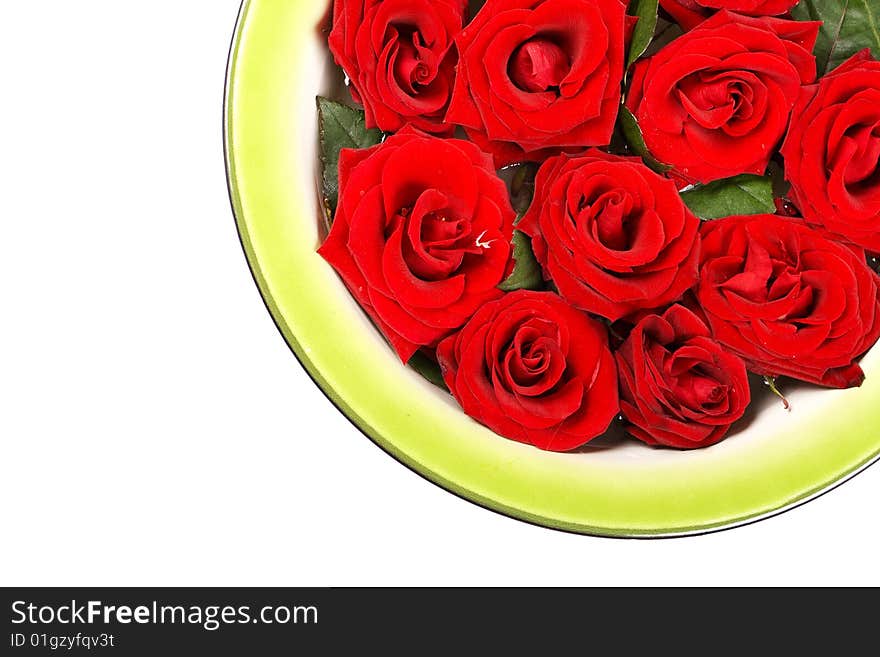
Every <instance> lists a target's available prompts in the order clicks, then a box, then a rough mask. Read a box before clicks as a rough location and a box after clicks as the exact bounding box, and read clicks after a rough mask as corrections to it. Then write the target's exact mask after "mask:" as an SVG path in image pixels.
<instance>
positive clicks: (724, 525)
mask: <svg viewBox="0 0 880 657" xmlns="http://www.w3.org/2000/svg"><path fill="white" fill-rule="evenodd" d="M260 1H261V0H243V1H242V3H241V7H240V9H239V14H238V19H237V22H236V26H235V30H234V34H233V37H232V42H231V45H230V49H229V57H228V62H227V71H226V80H225V88H224V100H223V148H224V160H225V166H226V180H227V185H228V191H229V199H230V204H231V207H232V212H233V216H234V219H235V223H236V228H237V232H238V236H239V239H240V242H241V246H242V249H243V252H244V254H245V257H246V260H247V264H248V267H249V269H250V271H251V275H252V276H253V278H254V281H255V283H256V285H257V287H258V289H259V291H260V295H261V297H262V299H263V302H264V303H265V305H266V308H267V309H268V311H269V313H270V315H271V317H272V319H273V321H274V323H275V325H276V327H277V328H278V330H279V332H280V333H281V334H282V336H283V338H284V340H285V342H286V343H287V345H288V346H289V347H290V349H291V351H292V352H293V354H294V356H295V357H296V358H297V360H298V361H299V362H300V364H301V365H302V367H303V369H304V370H305V371H306V372H307V373H308V375H309V376H310V377H311V378H312V380H313V381H314V382H315V383H316V385H317V386H318V387H319V388H320V389H321V391H322V392H323V393H324V394H325V395H326V396H327V398H328V399H329V400H330V401H331V402H332V403H333V404H334V405H335V406H336V408H337V409H339V411H340V412H342V413H343V415H344V416H345V417H346V418H347V419H348V420H349V421H350V422H351V423H352V424H353V425H354V426H355V427H356V428H357V429H358V430H359V431H361V432H362V433H363V434H364V435H365V436H367V437H368V438H369V439H370V440H371V441H372V442H373V443H375V444H376V445H377V446H378V447H380V448H381V449H382V450H383V451H385V452H386V453H387V454H389V455H390V456H392V457H393V458H394V459H395V460H397V461H398V462H399V463H401V464H403V465H404V466H406V467H407V468H409V469H410V470H412V471H413V472H415V473H417V474H419V475H420V476H422V477H424V478H425V479H427V480H428V481H431V482H432V483H434V484H436V485H438V486H440V487H441V488H443V489H444V490H446V491H448V492H451V493H453V494H455V495H457V496H458V497H461V498H462V499H465V500H467V501H469V502H472V503H474V504H477V505H479V506H481V507H483V508H485V509H488V510H490V511H494V512H497V513H500V514H503V515H505V516H508V517H511V518H515V519H517V520H521V521H523V522H527V523H530V524H534V525H538V526H542V527H546V528H549V529H554V530H559V531H564V532H571V533H576V534H584V535H590V536H601V537H609V538H648V539H654V538H676V537H683V536H693V535H700V534H706V533H712V532H717V531H722V530H726V529H731V528H734V527H739V526H743V525H747V524H751V523H754V522H757V521H760V520H763V519H766V518H770V517H773V516H776V515H779V514H780V513H783V512H786V511H788V510H791V509H793V508H796V507H798V506H800V505H802V504H805V503H806V502H808V501H811V500H812V499H815V498H817V497H819V496H821V495H823V494H825V493H827V492H830V491H831V490H833V489H834V488H836V487H837V486H840V485H842V484H843V483H845V482H846V481H848V480H849V479H851V478H852V477H854V476H855V475H856V474H858V473H859V472H862V471H864V470H865V469H867V468H868V467H870V466H871V465H873V464H874V463H876V462H877V461H878V460H880V445H878V446H877V448H876V451H875V452H874V453H873V454H871V455H870V456H868V457H867V458H864V459H862V460H861V461H860V462H858V463H855V464H851V466H850V467H849V468H846V469H844V470H842V471H839V472H836V473H831V474H829V475H828V477H827V479H826V480H824V481H822V482H820V483H817V484H816V485H815V486H813V487H811V488H809V489H807V490H803V491H802V492H800V493H799V494H797V495H795V496H792V497H790V498H788V499H784V500H779V501H776V502H774V503H773V506H772V507H770V508H762V509H757V510H754V512H753V513H747V514H743V515H741V516H740V517H737V518H725V519H720V520H718V521H717V522H703V523H699V524H690V525H689V524H682V525H678V526H664V527H659V526H658V527H656V528H649V529H646V528H643V527H626V526H624V525H619V526H614V527H608V526H600V525H589V524H584V523H581V522H569V521H566V520H564V519H561V518H556V517H552V516H550V515H543V514H536V513H531V512H529V511H527V510H525V509H522V508H519V507H517V506H514V505H511V504H507V503H505V502H504V501H502V500H499V499H496V498H494V497H490V496H485V495H482V494H481V493H479V492H478V491H475V490H472V489H471V488H468V487H466V486H462V485H460V484H459V483H458V482H456V481H455V480H453V479H451V478H448V477H445V476H443V475H442V474H440V473H439V472H437V471H435V470H434V469H432V468H431V467H430V466H429V465H427V464H426V463H423V462H421V461H419V460H418V459H414V458H411V456H410V455H409V454H407V453H406V452H404V451H402V450H401V449H399V448H398V447H397V446H396V445H395V443H394V442H393V441H392V440H390V439H389V438H387V437H386V436H383V435H382V433H381V432H380V431H378V430H377V429H376V428H375V427H373V426H372V425H371V424H370V423H369V422H368V421H367V420H366V419H364V418H363V417H362V416H361V415H359V414H358V413H357V411H356V410H355V409H353V408H352V407H351V406H350V405H349V404H348V402H347V401H346V400H345V399H344V398H343V397H342V396H341V395H339V394H338V393H337V391H336V390H335V389H334V388H333V386H332V385H330V383H329V382H328V381H327V379H326V378H325V377H324V375H323V374H322V372H321V371H320V369H319V368H318V367H317V366H316V365H315V363H314V362H313V361H312V359H311V358H310V357H309V355H308V353H307V349H305V348H304V347H303V345H302V344H301V343H300V341H299V339H298V338H297V336H296V335H295V333H294V331H293V330H292V328H291V326H290V325H289V323H288V322H287V320H286V319H285V316H284V313H283V312H282V311H281V310H280V308H279V305H278V303H277V302H276V300H275V299H274V297H273V295H272V292H271V290H270V285H269V283H268V280H267V277H266V275H265V273H264V270H263V267H262V265H261V262H260V259H259V257H258V255H257V253H256V250H255V248H254V244H253V240H252V236H251V234H250V232H249V230H248V225H247V220H246V216H245V209H244V204H243V202H242V196H241V190H240V186H239V182H238V175H239V167H238V163H237V158H236V154H235V151H236V149H235V139H236V136H235V132H236V130H235V120H236V115H235V114H234V112H233V110H232V106H233V102H232V99H233V94H234V91H235V88H236V74H237V66H238V64H239V62H240V57H241V48H242V37H243V32H244V28H245V26H246V24H247V20H248V17H249V13H250V10H251V8H252V7H253V6H254V5H255V4H257V3H259V2H260Z"/></svg>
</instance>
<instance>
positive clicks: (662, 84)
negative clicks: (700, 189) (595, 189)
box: [626, 11, 821, 183]
mask: <svg viewBox="0 0 880 657" xmlns="http://www.w3.org/2000/svg"><path fill="white" fill-rule="evenodd" d="M820 25H821V23H813V22H796V21H787V20H782V19H777V18H750V17H747V16H740V15H737V14H732V13H730V12H728V11H722V12H719V13H717V14H715V15H714V16H712V17H711V18H709V19H708V20H706V21H705V22H704V23H702V24H701V25H700V26H698V27H697V28H696V29H694V30H692V31H690V32H688V33H686V34H685V35H683V36H681V37H679V38H678V39H676V40H675V41H673V42H672V43H670V44H669V45H668V46H666V47H665V48H663V49H662V50H661V51H660V52H658V53H657V54H656V55H654V56H653V57H650V58H648V59H643V60H641V61H639V62H638V63H636V65H635V66H634V68H633V80H632V86H631V89H630V92H629V95H628V97H627V100H626V105H627V107H628V108H629V109H630V110H631V111H632V113H633V114H634V115H635V117H636V119H637V120H638V122H639V125H640V126H641V128H642V133H643V135H644V138H645V144H646V145H647V147H648V150H650V151H651V153H652V154H653V155H654V156H655V157H657V159H659V160H661V161H662V162H665V163H667V164H670V165H672V166H673V167H674V172H673V174H674V175H675V176H677V177H678V178H679V179H680V180H681V181H684V182H687V183H690V182H702V183H705V182H709V181H711V180H717V179H720V178H729V177H731V176H735V175H738V174H741V173H753V174H762V173H764V171H765V170H766V169H767V164H768V162H769V160H770V156H771V155H772V154H773V152H774V150H775V149H776V147H777V145H778V143H779V141H780V140H781V139H782V136H783V135H784V134H785V129H786V127H787V126H788V118H789V114H790V113H791V109H792V107H793V106H794V104H795V101H796V100H797V97H798V94H799V93H800V87H801V84H802V83H803V84H808V83H810V82H812V81H813V80H814V79H815V78H816V63H815V61H816V60H815V58H814V57H813V55H811V54H810V52H811V51H812V49H813V45H814V43H815V42H816V36H817V34H818V30H819V26H820Z"/></svg>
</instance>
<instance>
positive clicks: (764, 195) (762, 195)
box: [681, 174, 776, 220]
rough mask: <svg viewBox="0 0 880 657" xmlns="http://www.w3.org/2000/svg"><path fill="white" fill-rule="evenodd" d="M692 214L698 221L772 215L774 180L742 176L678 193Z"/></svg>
mask: <svg viewBox="0 0 880 657" xmlns="http://www.w3.org/2000/svg"><path fill="white" fill-rule="evenodd" d="M681 198H682V200H683V201H684V202H685V205H687V206H688V207H689V208H690V209H691V212H693V213H694V214H695V215H697V216H698V217H699V218H700V219H706V220H709V219H720V218H721V217H730V216H733V215H739V214H773V213H775V212H776V204H775V203H774V201H773V180H772V179H771V178H768V177H764V176H752V175H748V174H744V175H741V176H735V177H733V178H727V179H725V180H716V181H715V182H711V183H709V184H708V185H698V186H697V187H694V188H693V189H690V190H688V191H686V192H682V193H681Z"/></svg>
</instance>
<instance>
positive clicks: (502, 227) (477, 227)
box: [319, 128, 515, 362]
mask: <svg viewBox="0 0 880 657" xmlns="http://www.w3.org/2000/svg"><path fill="white" fill-rule="evenodd" d="M339 180H340V186H339V189H340V195H339V207H338V209H337V211H336V216H335V218H334V222H333V228H332V229H331V230H330V235H329V236H328V237H327V241H326V242H325V243H324V245H323V246H322V247H321V248H320V249H319V252H320V254H321V255H322V256H323V257H324V259H325V260H327V262H329V263H330V264H331V265H333V267H334V268H335V269H336V270H337V271H338V272H339V274H340V276H342V279H343V280H344V281H345V283H346V285H347V286H348V288H349V289H350V290H351V293H352V295H354V297H355V298H356V299H357V300H358V302H359V303H360V304H361V306H362V307H363V308H364V310H366V312H367V313H368V314H369V315H370V317H372V318H373V320H374V321H375V322H376V324H377V325H378V326H379V328H380V329H381V330H382V332H383V333H384V334H385V336H386V337H387V338H388V339H389V340H390V341H391V344H392V345H393V346H394V348H395V349H396V350H397V353H398V355H399V356H400V358H401V359H402V360H403V361H404V362H406V361H409V359H410V358H411V357H412V355H413V354H414V353H415V352H416V350H417V349H418V348H419V347H421V346H434V345H436V344H437V343H438V342H439V341H440V340H441V339H442V338H444V337H445V336H447V335H449V333H451V332H452V331H454V330H455V329H457V328H459V327H460V326H461V325H462V324H464V323H465V321H467V319H468V318H469V317H470V316H471V315H473V313H474V312H475V311H476V310H477V309H478V308H480V307H481V306H483V304H485V303H486V302H487V301H490V300H492V299H496V298H498V297H499V296H501V294H502V292H501V291H500V290H499V289H498V288H497V286H498V285H499V283H501V282H502V281H503V279H504V278H505V275H506V274H507V273H508V271H509V261H510V256H511V246H510V242H511V239H512V235H513V220H514V217H515V213H514V211H513V209H512V208H511V207H510V201H509V199H508V195H507V188H506V187H505V185H504V183H503V182H502V181H501V180H500V179H499V178H498V177H497V176H496V175H495V170H494V168H493V166H492V161H491V158H490V157H489V156H488V155H486V154H484V153H482V152H480V150H479V149H478V148H477V147H476V146H474V145H473V144H471V143H470V142H466V141H461V140H458V139H447V140H444V139H439V138H436V137H430V136H427V135H424V134H421V133H418V132H417V131H415V130H414V129H412V128H405V129H404V130H402V131H401V132H399V133H397V134H396V135H394V136H392V137H389V138H388V139H387V140H386V141H385V142H384V143H383V144H380V145H379V146H375V147H373V148H370V149H364V150H348V149H344V150H343V151H342V154H341V158H340V161H339Z"/></svg>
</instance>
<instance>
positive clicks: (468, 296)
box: [318, 0, 880, 451]
mask: <svg viewBox="0 0 880 657" xmlns="http://www.w3.org/2000/svg"><path fill="white" fill-rule="evenodd" d="M878 18H880V13H878V15H877V16H875V15H873V13H871V12H870V11H868V7H867V5H866V6H865V8H864V11H863V10H862V9H860V8H859V7H857V6H854V3H835V2H825V1H823V0H802V1H801V2H800V3H799V4H798V3H797V2H796V0H659V6H658V0H632V1H631V2H629V3H625V2H623V1H622V0H486V1H485V2H478V3H470V7H469V6H468V3H467V2H465V1H464V0H335V2H334V4H333V12H332V31H331V32H330V34H329V46H330V50H331V52H332V54H333V57H334V58H335V60H336V62H337V63H338V64H339V65H340V67H341V68H342V70H343V71H344V73H345V75H346V81H347V83H348V90H349V91H350V93H351V98H352V99H353V101H354V102H355V103H356V104H357V105H359V106H361V107H362V108H363V110H362V111H361V110H358V109H355V108H352V107H350V106H347V105H343V104H339V103H336V102H333V101H331V100H328V99H324V98H319V102H318V107H319V115H320V123H321V152H322V160H323V164H324V177H323V195H324V205H325V209H326V212H327V219H328V221H329V222H330V225H331V227H330V230H329V234H328V235H327V238H326V241H325V242H324V243H323V245H322V246H321V247H320V250H319V251H320V253H321V255H322V256H323V257H324V258H325V259H326V260H327V262H329V263H330V264H331V265H332V266H333V267H334V268H335V269H336V271H337V272H338V273H339V275H340V276H341V277H342V279H343V281H344V282H345V284H346V285H347V287H348V289H349V290H350V291H351V294H352V295H353V296H354V297H355V299H356V300H357V301H358V303H359V304H360V305H361V307H362V308H363V309H364V311H365V312H366V313H367V314H368V315H369V316H370V318H371V319H372V320H373V322H374V323H375V325H376V326H377V327H378V329H379V330H381V331H382V333H383V334H384V335H385V337H386V338H387V339H388V341H389V342H390V344H391V346H392V347H393V349H394V350H395V351H396V353H397V354H398V356H399V357H400V360H401V361H402V362H403V363H410V364H412V365H414V366H416V367H417V368H418V369H419V370H420V371H421V372H423V373H424V374H425V375H426V376H428V377H429V378H433V379H434V380H435V382H437V383H438V384H439V385H442V386H445V387H446V388H447V389H448V390H449V392H450V393H451V394H452V395H453V396H454V397H455V399H456V400H457V401H458V403H459V404H460V405H461V407H462V409H463V410H464V412H465V413H467V414H468V415H470V416H471V417H473V418H474V419H476V420H477V421H479V422H481V423H482V424H484V425H486V426H487V427H489V428H491V429H492V430H494V431H495V432H497V433H499V434H501V435H502V436H505V437H508V438H511V439H514V440H517V441H521V442H524V443H529V444H532V445H535V446H537V447H539V448H542V449H548V450H555V451H567V450H571V449H574V448H577V447H579V446H581V445H583V444H584V443H586V442H588V441H590V440H591V439H593V438H595V437H597V436H599V435H601V434H603V433H604V432H606V430H607V429H608V427H609V425H610V424H611V422H612V421H614V419H615V418H617V417H622V418H623V420H624V422H625V424H626V427H627V430H628V432H629V433H630V434H631V435H632V436H634V437H635V438H638V439H640V440H642V441H644V442H646V443H648V444H651V445H663V446H670V447H677V448H695V447H705V446H708V445H712V444H714V443H717V442H718V441H720V440H722V439H723V438H724V437H725V435H727V434H728V432H729V429H730V427H731V425H732V424H733V423H735V422H736V421H737V420H739V419H740V418H741V417H742V416H743V414H744V412H745V410H746V407H747V406H748V404H749V403H750V400H751V393H750V384H749V376H748V373H749V372H751V373H753V374H756V375H759V376H762V377H765V381H766V382H767V383H768V384H769V385H770V386H771V387H773V388H774V390H775V389H776V388H775V381H776V378H777V377H779V376H786V377H791V378H794V379H798V380H801V381H806V382H809V383H812V384H816V385H819V386H826V387H834V388H848V387H853V386H858V385H860V384H861V382H862V381H863V379H864V373H863V372H862V370H861V368H860V367H859V365H858V360H859V358H860V357H861V356H862V355H864V354H865V353H866V352H867V351H868V350H869V349H870V348H871V347H872V346H873V345H874V344H875V343H876V342H877V341H878V338H880V276H878V274H877V273H876V271H875V267H876V259H875V258H874V256H875V254H877V253H878V252H880V62H878V61H876V60H875V58H874V56H873V55H872V53H871V48H874V53H875V54H877V53H880V38H878V37H877V34H878V29H880V28H878V23H877V20H878ZM432 368H433V372H432Z"/></svg>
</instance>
